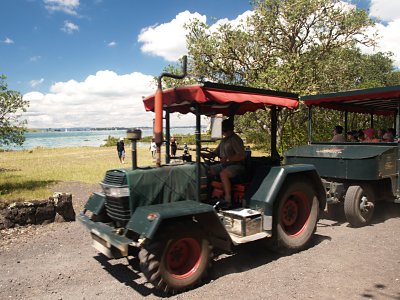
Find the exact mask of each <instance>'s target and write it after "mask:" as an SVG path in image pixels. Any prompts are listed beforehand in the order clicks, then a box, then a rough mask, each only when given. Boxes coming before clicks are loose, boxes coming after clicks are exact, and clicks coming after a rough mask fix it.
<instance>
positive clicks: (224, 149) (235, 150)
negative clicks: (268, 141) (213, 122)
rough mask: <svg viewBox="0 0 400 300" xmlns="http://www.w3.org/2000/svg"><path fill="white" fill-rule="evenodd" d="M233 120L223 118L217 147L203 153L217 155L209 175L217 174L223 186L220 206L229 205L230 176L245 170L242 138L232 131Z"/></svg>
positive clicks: (212, 156) (206, 155)
mask: <svg viewBox="0 0 400 300" xmlns="http://www.w3.org/2000/svg"><path fill="white" fill-rule="evenodd" d="M233 129H234V125H233V120H231V119H225V120H224V121H222V135H223V139H222V140H221V142H220V143H219V145H218V147H217V148H216V149H215V150H214V151H212V152H211V153H203V154H202V155H203V156H204V157H206V158H209V159H210V158H214V157H216V156H217V157H219V158H220V163H218V164H215V165H212V166H211V168H210V171H211V175H213V176H216V175H219V177H220V178H221V182H222V186H223V188H224V193H225V198H224V201H222V202H220V207H221V208H229V207H231V203H232V199H231V182H230V178H232V177H235V176H238V175H241V174H243V173H244V171H245V166H244V159H245V151H244V145H243V140H242V139H241V138H240V137H239V136H238V135H237V134H236V133H234V131H233Z"/></svg>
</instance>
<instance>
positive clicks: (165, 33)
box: [138, 11, 207, 61]
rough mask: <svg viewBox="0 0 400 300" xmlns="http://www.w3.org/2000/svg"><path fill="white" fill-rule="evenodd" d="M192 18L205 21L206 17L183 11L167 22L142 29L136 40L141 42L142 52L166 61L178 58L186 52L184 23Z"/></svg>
mask: <svg viewBox="0 0 400 300" xmlns="http://www.w3.org/2000/svg"><path fill="white" fill-rule="evenodd" d="M194 19H199V20H200V21H202V22H206V19H207V17H206V16H202V15H200V14H199V13H190V12H189V11H184V12H181V13H179V14H178V15H177V16H176V17H175V19H173V20H172V21H171V22H169V23H163V24H159V25H153V26H151V27H147V28H144V29H142V30H141V32H140V34H139V37H138V41H139V42H140V43H143V45H142V47H141V50H142V52H144V53H149V54H152V55H156V56H161V57H163V58H164V59H166V60H167V61H176V60H178V59H179V58H180V57H181V56H182V55H185V54H186V53H187V50H186V39H185V36H186V30H185V29H184V24H185V23H187V22H189V21H191V20H194Z"/></svg>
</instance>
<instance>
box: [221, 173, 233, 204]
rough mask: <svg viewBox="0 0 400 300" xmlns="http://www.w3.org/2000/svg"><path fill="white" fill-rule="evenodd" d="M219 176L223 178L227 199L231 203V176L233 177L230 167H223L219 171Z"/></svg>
mask: <svg viewBox="0 0 400 300" xmlns="http://www.w3.org/2000/svg"><path fill="white" fill-rule="evenodd" d="M219 177H220V178H221V182H222V185H223V187H224V192H225V201H226V202H227V203H228V204H229V206H230V204H231V203H232V199H231V188H232V187H231V181H230V178H231V177H232V173H231V172H230V171H229V170H228V169H223V170H222V171H221V172H220V173H219Z"/></svg>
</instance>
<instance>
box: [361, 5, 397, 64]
mask: <svg viewBox="0 0 400 300" xmlns="http://www.w3.org/2000/svg"><path fill="white" fill-rule="evenodd" d="M370 17H374V18H378V19H380V20H384V21H385V22H379V21H377V22H376V25H375V27H374V28H370V29H369V31H368V34H369V36H370V37H373V36H374V35H375V36H376V44H377V45H376V46H375V47H369V48H367V47H365V46H360V48H361V51H362V52H363V53H368V54H372V53H377V52H391V53H393V60H394V65H395V67H397V68H400V47H399V41H400V1H387V0H372V1H371V7H370Z"/></svg>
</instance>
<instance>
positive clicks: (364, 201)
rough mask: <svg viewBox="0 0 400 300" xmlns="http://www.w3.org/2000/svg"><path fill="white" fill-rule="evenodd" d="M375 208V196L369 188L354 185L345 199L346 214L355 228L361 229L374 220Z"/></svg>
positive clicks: (348, 190)
mask: <svg viewBox="0 0 400 300" xmlns="http://www.w3.org/2000/svg"><path fill="white" fill-rule="evenodd" d="M374 208H375V195H374V193H373V191H372V189H371V188H370V187H368V186H359V185H352V186H350V187H349V188H348V189H347V192H346V196H345V198H344V213H345V215H346V219H347V221H348V222H349V223H350V225H351V226H353V227H361V226H365V225H367V224H369V223H370V222H371V220H372V217H373V214H374V210H375V209H374Z"/></svg>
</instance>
